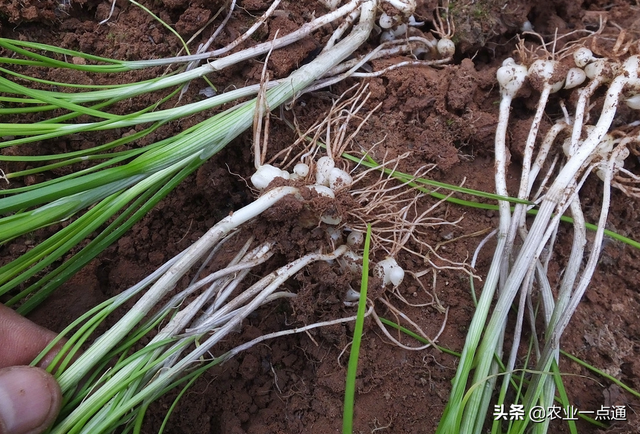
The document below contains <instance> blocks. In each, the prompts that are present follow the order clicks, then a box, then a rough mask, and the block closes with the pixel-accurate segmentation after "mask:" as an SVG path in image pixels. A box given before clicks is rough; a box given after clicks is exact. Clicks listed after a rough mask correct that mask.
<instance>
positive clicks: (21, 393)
mask: <svg viewBox="0 0 640 434" xmlns="http://www.w3.org/2000/svg"><path fill="white" fill-rule="evenodd" d="M55 337H56V334H55V333H54V332H52V331H50V330H47V329H45V328H43V327H40V326H39V325H36V324H34V323H32V322H31V321H29V320H28V319H26V318H24V317H22V316H20V315H18V314H17V313H15V312H14V311H13V310H11V309H9V308H8V307H6V306H5V305H3V304H2V303H0V434H38V433H41V432H43V431H44V430H45V429H46V428H47V427H48V426H49V425H50V424H51V423H53V421H54V420H55V418H56V416H57V415H58V412H59V411H60V406H61V404H62V394H61V392H60V387H59V386H58V383H57V382H56V380H55V379H54V378H53V376H52V375H51V374H49V373H48V372H47V371H45V370H44V369H42V368H37V367H30V366H25V365H28V364H29V363H31V361H32V360H33V359H34V358H35V357H36V356H37V355H38V354H40V351H42V350H43V349H44V347H45V346H47V344H49V342H51V341H52V340H53V339H54V338H55ZM56 352H57V351H55V350H52V351H51V353H50V354H48V355H47V356H46V357H45V358H44V360H43V361H42V362H41V363H40V366H47V365H48V364H49V363H50V362H51V360H52V359H53V357H54V356H55V353H56Z"/></svg>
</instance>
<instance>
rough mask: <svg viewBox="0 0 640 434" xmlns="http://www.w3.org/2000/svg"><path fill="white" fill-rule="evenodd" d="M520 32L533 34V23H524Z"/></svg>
mask: <svg viewBox="0 0 640 434" xmlns="http://www.w3.org/2000/svg"><path fill="white" fill-rule="evenodd" d="M520 31H521V32H533V24H531V21H529V20H527V21H525V22H524V23H522V26H520Z"/></svg>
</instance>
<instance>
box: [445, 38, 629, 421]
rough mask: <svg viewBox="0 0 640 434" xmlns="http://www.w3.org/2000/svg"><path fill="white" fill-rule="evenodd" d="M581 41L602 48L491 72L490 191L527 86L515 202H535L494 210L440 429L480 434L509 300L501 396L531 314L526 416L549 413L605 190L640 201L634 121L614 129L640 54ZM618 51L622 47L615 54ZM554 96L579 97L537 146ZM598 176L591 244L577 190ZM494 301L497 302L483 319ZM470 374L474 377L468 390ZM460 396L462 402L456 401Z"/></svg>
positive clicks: (597, 243) (535, 57) (591, 266)
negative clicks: (529, 108) (487, 257)
mask: <svg viewBox="0 0 640 434" xmlns="http://www.w3.org/2000/svg"><path fill="white" fill-rule="evenodd" d="M622 37H624V35H623V36H622ZM587 42H592V43H593V44H594V45H597V44H596V43H597V42H598V35H594V36H592V37H590V38H588V39H582V40H580V41H578V42H577V43H573V44H567V46H566V47H565V48H564V49H563V50H561V51H560V52H559V53H556V54H553V53H549V52H548V51H546V46H544V47H543V50H540V51H531V50H526V49H524V46H521V48H520V50H519V53H520V55H521V56H520V57H521V58H522V60H523V61H522V62H521V63H518V62H516V61H515V60H513V59H507V60H505V61H504V62H503V64H502V67H500V68H499V69H498V71H497V80H498V83H499V85H500V94H501V102H500V109H499V122H498V126H497V129H496V135H495V168H496V169H495V182H496V192H497V193H498V194H500V195H504V196H508V191H507V179H506V173H507V167H508V164H509V159H508V156H507V155H508V150H507V133H508V129H509V114H510V107H511V103H512V101H513V100H514V99H515V98H517V97H518V92H519V90H520V89H521V88H522V87H523V86H525V85H528V86H530V87H531V88H533V90H534V92H536V94H537V95H538V104H537V109H536V112H535V114H534V116H533V119H532V122H531V127H530V130H529V134H528V136H527V139H526V142H525V143H524V147H523V148H524V151H523V161H522V172H521V178H520V185H519V189H518V196H517V197H518V199H523V200H528V201H530V205H525V204H516V205H515V207H514V209H513V211H512V210H511V209H510V205H509V204H508V203H507V202H505V201H501V202H500V203H499V206H500V208H499V212H500V225H499V228H498V231H497V245H496V249H495V254H494V257H493V261H492V263H491V267H490V269H489V273H488V275H487V277H486V280H485V282H484V286H483V290H482V295H481V297H480V299H479V302H478V306H477V310H476V313H475V315H474V317H473V320H472V323H471V327H470V330H469V334H468V336H467V340H466V343H465V347H464V350H463V353H462V358H461V361H460V365H459V368H458V371H457V373H456V377H455V379H454V384H453V390H452V393H451V398H450V401H449V403H448V406H447V409H446V410H445V414H444V416H443V418H442V419H441V422H440V425H439V428H438V432H439V433H459V432H460V433H480V432H482V430H483V427H484V426H485V423H486V420H487V411H488V409H489V404H490V402H491V398H492V394H493V390H494V385H495V383H496V381H497V377H496V376H495V374H496V373H497V372H498V365H497V363H496V361H495V357H496V355H497V356H498V357H502V354H503V345H504V338H505V333H506V326H507V320H508V316H509V315H508V314H509V312H510V311H511V310H512V309H513V307H512V305H513V304H514V302H515V301H516V300H517V302H516V303H515V305H516V307H515V309H516V311H517V315H516V321H515V324H516V328H515V329H514V330H513V331H512V332H511V333H510V336H512V347H511V349H510V351H509V352H508V353H507V354H508V357H507V359H506V360H505V370H506V371H505V373H504V376H503V377H501V381H502V388H501V391H500V397H501V399H504V397H505V394H506V391H507V388H508V387H509V382H510V378H511V374H510V373H511V372H512V371H513V370H514V369H515V368H517V366H516V360H517V355H518V353H517V352H518V349H519V344H520V339H521V336H522V327H523V323H524V321H525V320H526V319H528V320H529V322H530V328H531V329H532V330H533V332H534V333H537V339H538V340H537V341H536V342H535V358H536V366H535V368H534V371H533V374H532V378H531V381H530V383H529V384H528V386H527V387H526V393H525V394H524V396H523V397H522V403H523V405H524V409H525V412H526V411H528V409H530V408H532V407H534V406H538V405H539V406H542V407H543V408H547V407H550V406H552V405H553V399H554V394H555V384H554V376H553V375H550V374H549V373H550V372H551V370H552V365H553V363H554V361H555V362H557V360H558V355H559V345H560V338H561V336H562V333H563V331H564V330H565V329H566V327H567V324H568V323H569V320H570V319H571V316H572V315H573V313H574V312H575V310H576V308H577V306H578V304H579V302H580V299H581V298H582V296H583V294H584V293H585V291H586V290H587V288H588V286H589V282H590V280H591V277H592V275H593V273H594V270H595V267H596V264H597V262H598V258H599V255H600V252H601V249H602V241H603V234H604V228H605V225H606V221H607V214H608V211H609V206H610V199H611V187H617V188H619V189H620V190H622V191H623V192H625V193H626V194H628V195H631V196H633V197H636V198H637V197H639V196H640V195H638V189H637V185H638V182H639V181H640V177H639V176H638V175H637V174H634V173H631V172H630V171H628V170H625V169H624V160H625V159H626V158H627V157H628V156H629V155H630V152H634V153H635V154H636V155H637V154H638V148H637V146H638V143H640V129H639V128H638V123H637V122H629V123H628V124H627V125H616V126H615V128H613V127H612V124H613V121H614V120H615V119H616V115H617V113H618V111H619V109H620V106H621V105H625V104H626V105H627V106H628V107H631V108H632V109H638V108H639V107H638V106H637V104H636V100H637V99H638V98H637V96H636V95H638V93H639V92H640V78H639V74H640V57H639V56H638V53H633V52H631V51H632V50H629V48H630V47H631V44H626V45H625V47H626V49H625V50H624V52H623V53H619V52H616V50H613V51H612V52H609V53H602V52H601V56H598V55H594V53H593V52H592V51H591V50H590V49H589V48H587V46H586V45H588V44H587ZM621 44H622V43H621V42H620V41H619V44H617V45H616V47H618V48H619V47H620V45H621ZM541 52H542V53H543V54H540V53H541ZM605 56H606V57H605ZM600 89H604V90H605V93H604V97H603V98H602V99H603V100H602V101H596V100H594V98H595V97H596V95H597V94H596V91H598V90H600ZM560 91H562V92H563V95H564V96H565V98H566V99H569V96H570V95H571V94H575V96H577V98H574V99H572V100H573V101H576V102H575V106H574V107H573V113H572V114H569V112H568V110H567V108H566V106H565V103H563V102H562V101H561V102H560V104H561V107H562V108H563V110H564V113H565V116H564V117H562V118H560V119H557V120H556V122H555V124H554V125H553V126H551V128H549V129H548V131H547V132H546V133H545V135H544V137H543V138H542V139H539V138H538V134H539V132H540V129H541V124H542V117H543V116H544V115H545V114H546V113H547V112H546V111H545V110H546V108H547V107H548V105H549V97H550V95H551V94H553V93H556V92H560ZM563 99H564V98H563ZM593 107H596V109H594V108H593ZM600 107H601V108H600ZM552 158H553V159H552ZM551 159H552V160H551ZM545 172H546V174H545ZM592 174H593V175H592ZM595 175H597V176H598V177H599V178H600V179H601V180H602V182H603V196H602V204H601V210H600V217H599V220H598V229H597V231H596V234H595V237H594V239H593V241H592V242H591V243H590V244H591V245H590V246H589V247H590V248H589V249H587V244H588V243H587V238H586V228H585V218H584V215H583V211H582V206H581V201H580V195H579V193H580V188H581V187H582V185H583V183H584V182H585V179H586V178H587V177H588V176H595ZM534 204H535V206H536V207H537V214H536V215H535V218H534V219H533V222H532V223H531V224H528V222H527V219H526V211H527V210H528V209H530V208H532V207H533V206H534ZM567 211H569V212H570V214H571V217H572V218H573V244H572V249H571V254H570V256H569V258H568V260H567V262H566V263H565V264H564V267H565V268H564V272H563V275H562V278H561V279H560V281H559V282H556V281H555V280H554V277H553V276H551V275H549V272H548V266H549V263H550V261H552V260H553V259H552V258H553V256H554V254H553V252H554V243H555V242H556V240H557V238H558V236H559V235H558V232H559V222H560V217H561V216H562V215H563V214H564V213H565V212H567ZM587 252H588V253H587ZM584 261H586V262H584ZM496 294H497V301H496V302H495V306H494V307H493V311H492V312H490V308H491V304H492V303H493V302H494V295H496ZM554 294H556V295H555V296H554ZM534 300H540V301H541V305H542V310H541V311H542V314H543V318H544V324H545V329H544V330H538V331H537V332H536V326H535V314H534V313H533V308H534V305H535V301H534ZM490 313H491V315H489V314H490ZM525 315H527V316H526V317H525ZM487 318H489V321H488V323H487ZM472 370H473V376H472V381H471V383H469V384H468V383H467V382H468V380H469V379H470V378H471V371H472ZM469 386H470V388H469V389H467V387H469ZM465 393H466V398H467V399H468V400H465V402H463V396H465ZM529 421H530V420H529V418H528V417H526V415H525V418H524V420H521V421H512V422H511V423H512V425H511V426H510V427H509V430H508V431H509V432H510V433H522V432H524V431H525V429H526V428H527V424H528V422H529ZM549 421H550V419H547V420H545V421H544V422H543V423H539V424H534V426H533V430H534V432H540V433H542V432H546V431H547V429H548V426H549ZM500 423H501V422H500V421H494V423H493V432H502V431H501V429H503V427H501V426H500Z"/></svg>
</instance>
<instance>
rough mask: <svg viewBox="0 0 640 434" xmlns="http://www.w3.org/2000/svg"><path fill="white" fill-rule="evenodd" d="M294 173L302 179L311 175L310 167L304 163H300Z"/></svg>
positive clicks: (294, 167)
mask: <svg viewBox="0 0 640 434" xmlns="http://www.w3.org/2000/svg"><path fill="white" fill-rule="evenodd" d="M293 173H295V174H296V175H298V176H299V177H301V178H304V177H306V176H307V175H308V174H309V165H307V164H304V163H298V164H296V165H295V166H293Z"/></svg>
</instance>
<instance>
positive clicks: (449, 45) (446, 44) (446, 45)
mask: <svg viewBox="0 0 640 434" xmlns="http://www.w3.org/2000/svg"><path fill="white" fill-rule="evenodd" d="M436 49H437V50H438V53H440V55H441V56H442V57H451V56H453V55H454V54H455V52H456V44H454V43H453V41H452V40H451V39H448V38H442V39H440V40H439V41H438V43H437V44H436Z"/></svg>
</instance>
